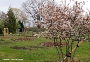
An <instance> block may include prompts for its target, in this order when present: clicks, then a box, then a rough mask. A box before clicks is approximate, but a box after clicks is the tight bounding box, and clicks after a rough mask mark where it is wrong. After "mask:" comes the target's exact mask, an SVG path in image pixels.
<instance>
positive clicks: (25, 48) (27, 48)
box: [10, 46, 44, 50]
mask: <svg viewBox="0 0 90 62" xmlns="http://www.w3.org/2000/svg"><path fill="white" fill-rule="evenodd" d="M10 48H12V49H17V50H31V49H38V48H44V47H39V46H29V47H25V46H22V47H18V46H14V47H10Z"/></svg>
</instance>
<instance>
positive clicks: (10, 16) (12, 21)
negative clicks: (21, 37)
mask: <svg viewBox="0 0 90 62" xmlns="http://www.w3.org/2000/svg"><path fill="white" fill-rule="evenodd" d="M4 26H5V28H8V29H9V32H10V33H15V32H16V18H15V16H14V13H13V12H12V10H11V8H10V9H9V11H8V13H7V18H6V19H5V22H4Z"/></svg>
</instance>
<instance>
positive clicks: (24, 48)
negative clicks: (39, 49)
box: [10, 46, 28, 50]
mask: <svg viewBox="0 0 90 62" xmlns="http://www.w3.org/2000/svg"><path fill="white" fill-rule="evenodd" d="M10 48H12V49H17V50H26V49H28V48H26V47H18V46H14V47H10Z"/></svg>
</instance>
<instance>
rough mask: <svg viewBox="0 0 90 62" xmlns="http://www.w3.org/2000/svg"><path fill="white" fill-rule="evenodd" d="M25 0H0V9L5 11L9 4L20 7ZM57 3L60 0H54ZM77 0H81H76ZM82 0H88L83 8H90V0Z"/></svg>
mask: <svg viewBox="0 0 90 62" xmlns="http://www.w3.org/2000/svg"><path fill="white" fill-rule="evenodd" d="M25 1H26V0H0V11H3V12H5V13H6V12H7V11H8V8H9V6H11V7H13V8H20V9H21V7H22V3H23V2H25ZM56 1H57V3H59V2H60V0H56ZM68 1H69V0H66V2H68ZM77 1H83V0H77ZM84 1H88V2H86V5H85V6H84V9H85V10H86V11H87V8H88V10H90V7H89V6H90V1H89V0H84Z"/></svg>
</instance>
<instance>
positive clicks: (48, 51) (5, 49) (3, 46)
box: [0, 36, 90, 62]
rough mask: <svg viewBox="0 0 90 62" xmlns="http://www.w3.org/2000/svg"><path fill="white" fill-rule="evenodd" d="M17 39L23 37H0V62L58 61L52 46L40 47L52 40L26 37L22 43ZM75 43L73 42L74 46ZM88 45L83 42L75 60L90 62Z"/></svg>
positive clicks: (89, 47)
mask: <svg viewBox="0 0 90 62" xmlns="http://www.w3.org/2000/svg"><path fill="white" fill-rule="evenodd" d="M18 38H20V39H21V38H24V37H23V36H9V37H3V36H2V37H0V62H10V61H11V62H50V61H53V62H55V61H57V60H58V53H57V50H56V48H55V47H54V46H52V47H44V46H41V43H42V42H53V40H50V39H45V38H35V37H28V38H30V39H29V40H24V41H22V39H21V40H20V39H19V40H17V39H18ZM76 43H77V42H74V45H76ZM89 45H90V43H89V42H83V43H82V44H81V45H80V47H79V48H77V50H76V52H75V55H74V57H75V59H77V58H78V59H80V60H81V62H86V61H90V46H89ZM74 47H75V46H73V48H74ZM63 51H65V47H63ZM64 53H65V52H64ZM5 59H9V60H5Z"/></svg>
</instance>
